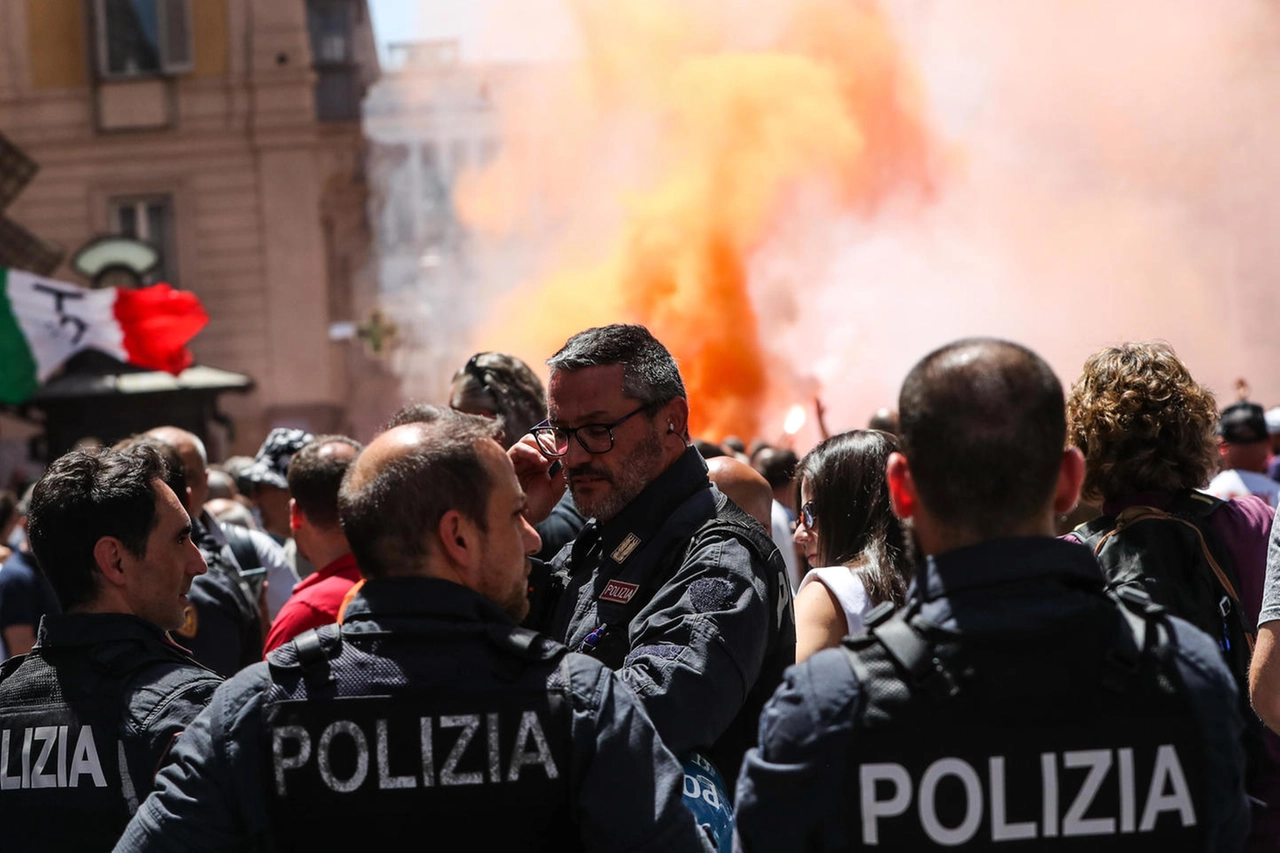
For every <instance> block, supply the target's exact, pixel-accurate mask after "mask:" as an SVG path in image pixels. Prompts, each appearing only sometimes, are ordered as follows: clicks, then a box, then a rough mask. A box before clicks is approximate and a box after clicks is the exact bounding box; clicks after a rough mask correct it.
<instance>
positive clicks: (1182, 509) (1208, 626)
mask: <svg viewBox="0 0 1280 853" xmlns="http://www.w3.org/2000/svg"><path fill="white" fill-rule="evenodd" d="M1222 505H1223V501H1220V500H1218V499H1217V498H1214V497H1210V496H1209V495H1206V494H1202V493H1200V492H1193V491H1185V492H1182V493H1180V494H1179V495H1178V496H1177V497H1176V498H1175V499H1174V501H1173V503H1172V504H1171V505H1170V506H1169V509H1168V510H1161V509H1157V508H1156V507H1151V506H1131V507H1129V508H1128V509H1126V510H1124V511H1123V512H1121V513H1120V514H1119V515H1103V516H1100V517H1098V518H1095V519H1094V520H1093V521H1090V522H1086V523H1085V524H1082V525H1080V526H1079V527H1077V528H1076V529H1075V531H1074V532H1075V535H1076V537H1077V538H1079V540H1080V541H1081V542H1082V543H1083V544H1084V545H1086V546H1087V547H1088V548H1089V549H1090V550H1092V551H1093V553H1094V556H1096V557H1097V558H1098V563H1099V564H1100V565H1101V567H1102V571H1103V574H1104V575H1105V576H1106V579H1107V589H1108V590H1112V591H1117V590H1120V589H1123V588H1124V587H1137V588H1139V589H1142V590H1143V591H1144V592H1146V593H1147V595H1148V596H1149V597H1150V598H1151V600H1152V601H1154V602H1155V603H1156V604H1159V605H1161V606H1162V607H1164V609H1165V610H1167V611H1168V612H1169V613H1172V614H1173V615H1174V616H1178V617H1181V618H1182V619H1185V620H1187V621H1188V622H1190V623H1191V624H1193V625H1195V626H1196V627H1197V628H1199V629H1200V630H1202V631H1204V632H1205V633H1206V634H1208V635H1209V636H1210V637H1213V638H1214V640H1216V641H1217V642H1218V645H1219V647H1220V648H1221V649H1222V655H1223V658H1224V660H1225V661H1226V663H1227V666H1228V668H1229V669H1230V670H1231V672H1232V674H1233V675H1234V676H1235V678H1236V683H1237V684H1238V685H1239V686H1240V689H1241V691H1242V693H1243V694H1244V695H1246V696H1247V695H1248V689H1249V658H1250V656H1251V654H1252V652H1253V640H1254V635H1255V633H1256V632H1255V630H1254V629H1253V627H1252V626H1250V625H1248V624H1247V622H1246V620H1245V616H1244V609H1243V608H1242V606H1241V604H1240V594H1239V592H1238V590H1239V589H1240V582H1239V579H1238V576H1237V574H1236V568H1235V564H1234V563H1233V562H1232V560H1231V557H1230V554H1229V553H1228V552H1227V551H1226V549H1225V548H1224V547H1222V543H1220V542H1219V541H1218V539H1217V537H1216V536H1215V535H1214V533H1213V531H1212V530H1211V529H1210V527H1209V517H1210V516H1211V515H1213V513H1214V512H1216V511H1217V510H1218V509H1219V508H1220V507H1221V506H1222Z"/></svg>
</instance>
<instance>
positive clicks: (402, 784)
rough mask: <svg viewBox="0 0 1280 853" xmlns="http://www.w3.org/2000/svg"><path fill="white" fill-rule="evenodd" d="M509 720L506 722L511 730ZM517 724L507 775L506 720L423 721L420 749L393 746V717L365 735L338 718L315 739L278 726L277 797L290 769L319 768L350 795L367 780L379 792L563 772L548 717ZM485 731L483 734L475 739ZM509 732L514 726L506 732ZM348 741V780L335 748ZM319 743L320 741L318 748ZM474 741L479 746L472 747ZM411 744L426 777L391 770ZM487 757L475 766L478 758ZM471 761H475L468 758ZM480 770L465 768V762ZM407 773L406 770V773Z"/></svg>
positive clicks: (526, 715) (458, 717) (274, 748)
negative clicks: (351, 763)
mask: <svg viewBox="0 0 1280 853" xmlns="http://www.w3.org/2000/svg"><path fill="white" fill-rule="evenodd" d="M512 724H513V722H511V721H508V722H507V723H506V725H508V726H509V725H512ZM514 725H515V727H516V735H515V741H514V743H513V745H512V748H511V754H510V755H509V756H507V757H506V772H505V773H504V772H503V756H502V755H501V751H500V748H499V733H500V732H501V731H503V730H504V728H505V726H504V715H501V714H496V713H491V714H484V715H481V714H455V715H445V716H441V717H434V718H433V717H420V718H419V719H418V726H417V729H418V737H417V738H416V739H415V740H416V743H414V744H400V743H398V742H397V743H396V744H395V745H394V746H393V745H392V744H391V739H390V736H389V735H388V725H387V720H385V719H380V720H377V721H376V722H375V723H374V729H373V731H372V732H366V731H365V730H364V729H362V728H361V727H360V726H359V725H358V724H357V723H354V722H352V721H350V720H334V721H333V722H331V723H329V724H328V725H326V726H325V727H324V729H323V730H322V731H320V732H319V733H318V735H319V736H318V737H317V738H313V736H312V733H311V732H308V731H307V729H306V728H304V727H302V726H296V725H291V726H277V727H275V728H273V729H272V731H271V759H272V765H273V769H274V771H275V774H274V775H275V783H276V793H277V794H279V795H280V796H282V797H283V796H285V795H286V793H287V791H288V784H287V779H288V775H289V773H290V772H295V771H302V770H304V769H305V768H306V767H307V766H308V765H309V764H311V763H313V762H314V764H315V766H316V770H317V771H318V772H319V776H320V780H321V782H322V783H323V784H324V786H325V787H327V788H328V789H329V790H331V791H334V792H335V793H339V794H345V793H350V792H351V791H355V790H358V789H359V788H360V787H362V786H363V785H365V784H366V783H372V784H376V785H377V787H378V788H379V789H381V790H387V789H392V788H416V787H418V785H419V784H421V785H422V786H423V787H431V786H433V785H443V786H452V785H485V784H495V783H502V782H518V781H520V778H521V775H522V774H523V773H525V772H527V769H528V768H530V767H541V768H542V772H543V773H545V774H546V777H547V778H548V779H556V778H558V777H559V775H560V770H559V768H557V767H556V762H555V759H554V757H553V756H552V754H551V748H550V747H549V746H548V744H547V736H546V732H545V730H544V728H543V725H542V720H541V719H539V717H538V714H537V713H536V712H534V711H525V712H523V713H522V714H521V715H520V719H519V722H518V723H514ZM482 729H483V735H482V736H481V737H480V738H479V739H477V737H476V735H477V734H479V733H480V732H481V730H482ZM506 730H508V731H509V729H506ZM342 739H345V740H346V741H347V746H346V748H347V751H348V754H350V753H351V752H354V755H355V762H356V763H355V767H354V769H352V770H350V775H349V776H348V777H346V778H341V777H339V776H337V775H336V774H335V773H334V770H333V765H332V760H331V751H332V749H333V748H334V743H335V741H340V740H342ZM313 741H314V743H313ZM370 742H372V743H373V752H374V758H373V761H372V767H373V772H372V773H370V765H371V762H370V759H369V752H370V749H369V744H370ZM473 743H474V744H475V745H476V746H475V748H472V745H473ZM406 747H407V748H408V749H410V750H415V751H416V753H417V757H419V758H421V764H420V768H421V775H418V774H404V775H395V774H393V773H392V771H391V760H390V756H392V755H400V754H401V753H403V752H405V751H406ZM477 754H482V760H481V761H476V760H475V758H476V755H477ZM440 755H443V756H444V761H443V763H441V764H439V765H437V763H436V757H437V756H440ZM468 759H470V760H468ZM463 763H465V764H467V766H468V767H471V766H474V767H476V768H477V769H474V770H468V771H465V772H464V771H459V769H458V766H459V764H463ZM402 769H403V768H402Z"/></svg>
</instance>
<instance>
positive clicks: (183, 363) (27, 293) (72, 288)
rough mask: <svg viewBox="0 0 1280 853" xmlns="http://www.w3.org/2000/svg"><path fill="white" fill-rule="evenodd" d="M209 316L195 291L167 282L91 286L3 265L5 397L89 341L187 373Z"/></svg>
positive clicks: (0, 313) (24, 393)
mask: <svg viewBox="0 0 1280 853" xmlns="http://www.w3.org/2000/svg"><path fill="white" fill-rule="evenodd" d="M208 322H209V316H208V315H207V314H206V313H205V311H204V306H202V305H201V304H200V300H199V299H197V298H196V296H195V294H193V293H188V292H186V291H182V290H174V289H173V288H172V287H170V286H169V285H167V284H156V285H152V286H151V287H144V288H141V289H139V290H126V289H123V288H116V287H112V288H104V289H102V290H88V289H86V288H83V287H80V286H79V285H75V284H69V283H67V282H64V281H54V280H53V279H48V278H41V277H40V276H37V275H32V274H31V273H27V272H22V271H20V270H15V269H5V268H3V267H0V402H3V403H10V404H13V403H21V402H22V401H23V400H25V399H27V398H28V397H30V396H31V395H32V394H34V393H35V392H36V390H37V389H39V387H40V384H41V383H42V382H44V381H45V380H46V379H48V378H49V377H50V376H51V375H53V373H54V372H55V371H57V369H58V368H59V367H61V366H62V365H63V363H64V362H66V360H67V359H68V358H70V357H71V356H73V355H75V354H76V353H78V352H80V351H81V350H85V349H98V350H102V351H103V352H105V353H107V354H108V355H111V356H114V357H116V358H118V359H120V360H121V361H126V362H128V363H129V364H136V365H138V366H139V367H146V368H150V369H152V370H166V371H168V372H169V373H175V374H176V373H181V372H182V371H183V370H184V369H186V368H187V367H189V366H190V365H191V353H190V352H189V351H188V350H187V348H186V345H187V342H188V341H190V340H191V339H192V338H194V337H195V336H196V333H197V332H199V331H200V330H201V329H203V328H204V326H205V324H206V323H208Z"/></svg>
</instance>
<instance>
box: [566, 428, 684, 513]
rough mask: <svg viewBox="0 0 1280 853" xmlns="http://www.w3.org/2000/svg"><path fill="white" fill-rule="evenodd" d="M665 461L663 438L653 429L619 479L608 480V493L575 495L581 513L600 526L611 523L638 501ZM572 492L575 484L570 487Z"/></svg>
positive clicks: (620, 473)
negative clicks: (591, 495) (597, 496)
mask: <svg viewBox="0 0 1280 853" xmlns="http://www.w3.org/2000/svg"><path fill="white" fill-rule="evenodd" d="M661 458H662V438H661V437H660V436H659V435H658V432H657V430H654V431H653V432H652V433H650V435H648V436H647V437H646V438H645V439H644V441H642V442H641V443H640V444H638V445H636V448H635V449H634V450H632V451H631V455H630V456H628V457H627V460H626V462H625V463H624V464H623V466H622V471H621V472H619V474H618V475H617V476H616V477H612V478H610V479H609V486H610V488H609V493H608V494H607V495H604V496H602V497H600V498H597V499H590V498H586V499H584V498H580V497H579V496H578V493H577V492H576V491H575V492H574V493H573V500H574V503H576V504H577V506H578V512H580V513H582V514H583V515H584V516H586V517H587V518H594V519H595V520H596V521H598V522H599V523H601V524H604V523H606V522H608V521H610V520H612V519H613V518H614V517H615V516H616V515H617V514H618V513H620V512H622V511H623V510H624V509H626V507H627V504H629V503H631V502H632V501H633V500H635V499H636V496H637V495H639V494H640V493H641V492H642V491H644V488H645V486H647V485H649V483H650V482H651V481H652V480H653V477H654V476H656V475H655V474H653V469H654V468H656V467H657V463H658V461H659V460H660V459H661ZM570 490H571V491H572V485H571V487H570Z"/></svg>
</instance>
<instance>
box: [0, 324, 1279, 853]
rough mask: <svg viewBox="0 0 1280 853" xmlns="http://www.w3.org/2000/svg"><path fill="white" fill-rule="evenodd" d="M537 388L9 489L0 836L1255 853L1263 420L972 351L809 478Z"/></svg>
mask: <svg viewBox="0 0 1280 853" xmlns="http://www.w3.org/2000/svg"><path fill="white" fill-rule="evenodd" d="M547 366H548V368H549V371H550V373H549V375H550V381H549V383H548V384H547V385H546V386H545V387H544V386H543V384H542V382H541V381H540V380H539V379H538V377H537V375H536V374H535V372H534V371H533V370H531V369H530V368H529V366H528V365H526V364H525V363H523V362H521V361H520V360H519V359H516V358H514V357H512V356H509V355H506V354H503V353H494V352H486V353H479V354H477V355H475V356H473V357H472V358H471V359H470V360H469V361H468V362H467V363H466V364H465V365H464V366H463V367H461V368H460V369H459V370H458V372H457V374H456V375H455V376H454V378H453V383H452V387H451V389H450V394H449V399H447V400H440V401H436V402H435V403H419V404H414V405H410V406H406V407H405V408H403V409H401V410H400V411H398V412H395V413H391V414H389V417H388V419H387V421H386V424H385V426H384V427H383V428H382V429H381V431H380V432H379V433H378V434H377V435H376V436H373V437H372V440H371V441H370V442H369V443H368V444H367V445H365V444H362V443H361V442H360V441H357V440H356V439H355V438H352V437H349V436H342V435H318V436H317V435H312V434H309V433H307V432H305V431H302V430H296V429H285V428H278V429H274V430H272V431H271V433H270V434H269V435H268V436H267V437H266V439H265V441H264V442H263V444H262V446H261V448H260V450H259V451H258V453H257V454H256V455H255V456H254V457H252V458H250V457H238V458H232V459H228V460H224V461H222V462H221V463H218V464H212V465H211V464H210V460H209V459H208V457H207V454H206V450H205V446H204V444H203V442H202V441H201V439H200V437H199V436H198V435H196V434H194V433H192V432H190V431H187V430H184V429H179V428H177V427H175V426H168V425H157V426H156V427H154V428H153V429H150V430H148V431H146V432H144V433H141V434H139V435H136V436H130V437H127V438H123V439H122V440H120V441H119V442H117V443H116V444H115V445H114V446H112V447H110V448H84V449H77V450H74V451H72V452H70V453H68V454H66V455H64V456H62V457H60V458H58V459H55V460H52V461H51V462H50V464H49V466H48V468H47V470H46V471H45V473H44V474H43V476H42V477H41V478H40V479H39V480H38V481H37V482H36V483H35V484H34V485H33V486H32V487H31V488H29V489H28V490H26V492H25V494H23V495H22V497H21V498H20V499H19V498H18V497H17V496H15V495H12V494H5V493H0V534H3V538H2V539H0V541H3V542H7V543H8V544H7V545H5V546H3V547H4V550H3V551H2V552H0V558H3V562H2V564H0V641H2V642H3V648H2V649H0V651H2V652H3V655H0V657H4V658H7V659H6V660H5V661H4V663H3V665H2V666H0V849H4V850H20V851H25V850H90V851H92V850H111V849H115V850H120V851H165V850H173V851H180V850H181V851H186V850H257V849H263V850H267V849H308V850H316V849H351V848H352V847H355V848H361V849H362V848H365V847H369V848H371V849H386V848H390V847H391V845H399V844H403V843H405V841H406V840H407V839H411V838H421V839H423V843H427V842H428V841H430V843H432V844H436V845H439V846H444V847H445V848H448V849H454V848H458V849H462V848H464V847H465V848H466V849H477V850H561V849H565V850H571V849H584V850H602V851H627V850H635V851H640V850H654V851H659V850H660V851H668V850H673V851H674V850H717V849H718V850H728V849H740V850H745V851H801V850H813V851H819V850H822V851H826V850H851V849H863V848H877V847H878V848H883V849H889V850H904V851H915V850H922V849H933V848H936V847H960V848H963V849H1005V848H1008V849H1013V850H1016V849H1027V850H1056V849H1063V850H1068V849H1071V850H1077V849H1084V848H1085V847H1086V846H1088V847H1089V848H1091V849H1097V850H1125V851H1135V850H1137V851H1145V850H1151V851H1156V850H1159V851H1172V850H1202V851H1233V850H1249V851H1264V850H1280V740H1278V739H1277V735H1276V734H1275V731H1277V730H1280V646H1278V643H1277V632H1280V526H1276V525H1275V524H1274V520H1275V517H1276V511H1277V501H1278V498H1280V482H1277V480H1276V479H1275V478H1277V477H1280V409H1273V410H1271V411H1270V412H1268V411H1264V409H1263V408H1262V407H1261V406H1258V405H1256V404H1254V403H1252V402H1249V401H1247V400H1240V401H1237V402H1234V403H1232V404H1231V405H1228V406H1226V407H1225V408H1223V409H1222V411H1219V408H1218V406H1219V404H1218V402H1217V401H1216V400H1215V398H1214V396H1213V394H1212V393H1211V392H1209V391H1208V390H1207V389H1206V388H1204V387H1203V386H1201V385H1199V384H1198V383H1197V382H1196V381H1195V380H1194V379H1193V378H1192V376H1191V375H1190V373H1189V372H1188V371H1187V369H1186V367H1185V366H1184V365H1183V364H1182V363H1181V361H1180V360H1179V359H1178V357H1177V355H1176V354H1175V353H1174V352H1173V350H1172V349H1170V348H1169V347H1168V346H1166V345H1164V344H1155V343H1133V344H1125V345H1122V346H1117V347H1111V348H1107V349H1105V350H1103V351H1101V352H1098V353H1096V354H1094V355H1093V356H1091V357H1090V358H1089V359H1088V360H1087V361H1086V363H1085V365H1084V367H1083V371H1082V373H1081V375H1080V376H1079V378H1078V379H1077V380H1076V381H1075V382H1074V384H1072V385H1071V386H1070V388H1069V389H1067V390H1066V391H1065V392H1064V388H1063V385H1062V383H1061V382H1060V381H1059V379H1058V378H1057V377H1056V376H1055V374H1054V373H1053V371H1052V370H1051V369H1050V368H1049V366H1048V365H1047V364H1046V363H1045V362H1044V361H1043V360H1042V359H1041V358H1040V357H1039V356H1037V355H1036V354H1035V353H1034V352H1032V351H1030V350H1028V349H1027V348H1025V347H1023V346H1020V345H1018V344H1015V343H1012V342H1008V341H1001V340H993V339H970V340H963V341H957V342H955V343H952V344H949V345H947V346H944V347H942V348H940V349H938V350H936V351H934V352H932V353H930V354H929V355H927V356H926V357H925V358H924V359H922V360H921V361H920V362H919V363H918V364H917V365H916V366H915V367H914V368H913V369H912V370H911V372H910V373H909V374H908V376H907V378H906V380H905V381H904V383H903V386H902V390H901V393H900V397H899V400H898V405H897V409H896V410H890V409H885V410H881V411H879V412H877V413H876V414H875V415H874V416H873V418H872V419H871V421H870V422H869V423H868V425H867V428H865V429H855V430H850V431H847V432H842V433H838V434H834V435H827V434H826V428H825V425H823V438H822V440H821V441H820V442H819V443H818V444H817V445H816V446H815V447H814V448H813V449H812V450H810V451H809V452H808V453H806V454H804V455H803V456H802V457H801V456H798V454H797V453H796V452H795V451H794V449H793V448H790V447H781V446H771V445H769V444H766V443H764V442H754V443H752V444H750V445H748V444H746V443H744V442H743V441H741V440H739V439H736V438H733V437H726V438H722V439H721V440H720V441H718V442H713V441H710V440H707V439H705V438H700V437H696V436H693V435H691V433H690V428H689V415H690V409H691V407H696V406H697V405H698V401H697V400H696V399H692V400H691V399H689V398H688V395H687V394H686V391H685V387H684V383H683V381H682V378H681V375H680V371H679V369H678V367H677V364H676V362H675V360H674V359H673V358H672V356H671V354H670V353H669V352H668V350H667V349H666V348H665V347H664V346H663V344H662V343H661V342H660V341H658V340H657V339H656V338H654V337H653V335H652V334H650V333H649V331H648V330H647V329H645V328H643V327H641V326H632V325H616V326H606V327H599V328H593V329H588V330H585V331H583V332H580V333H579V334H576V335H574V336H573V337H572V338H570V339H569V340H568V341H567V342H566V343H565V344H564V346H563V347H562V348H561V349H560V350H559V351H557V352H556V353H555V354H553V355H552V356H551V357H550V358H549V359H548V360H547ZM819 415H820V417H819V421H820V422H821V421H822V418H821V411H819Z"/></svg>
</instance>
